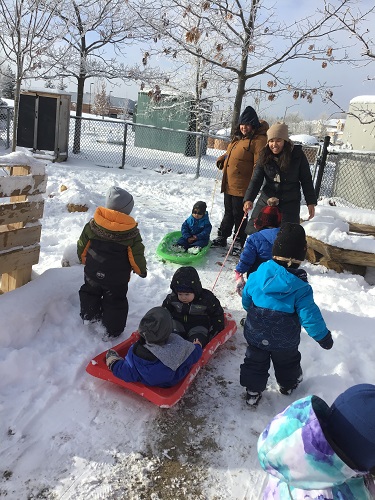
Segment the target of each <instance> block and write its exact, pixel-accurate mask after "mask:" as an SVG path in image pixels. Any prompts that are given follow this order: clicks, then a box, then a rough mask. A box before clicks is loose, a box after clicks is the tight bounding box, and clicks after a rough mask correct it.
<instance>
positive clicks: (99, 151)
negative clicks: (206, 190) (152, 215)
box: [69, 117, 218, 177]
mask: <svg viewBox="0 0 375 500" xmlns="http://www.w3.org/2000/svg"><path fill="white" fill-rule="evenodd" d="M76 120H81V127H80V128H81V139H80V147H79V151H78V152H77V147H75V144H76V143H75V142H74V134H75V126H76V125H75V122H76ZM207 142H208V136H207V135H206V134H203V133H202V132H193V131H186V130H172V129H167V128H158V127H155V126H152V125H143V124H140V123H133V122H127V121H116V120H106V119H95V118H77V117H71V127H70V135H69V156H70V157H71V158H72V157H73V158H82V159H85V160H91V161H94V162H95V164H96V165H101V166H106V167H117V168H128V167H141V168H143V169H152V170H155V169H156V170H159V171H160V172H161V173H165V172H175V173H184V174H194V176H195V177H199V176H202V175H203V176H206V177H215V176H216V164H215V162H216V156H218V155H216V156H215V154H213V155H211V154H210V151H209V150H208V148H207Z"/></svg>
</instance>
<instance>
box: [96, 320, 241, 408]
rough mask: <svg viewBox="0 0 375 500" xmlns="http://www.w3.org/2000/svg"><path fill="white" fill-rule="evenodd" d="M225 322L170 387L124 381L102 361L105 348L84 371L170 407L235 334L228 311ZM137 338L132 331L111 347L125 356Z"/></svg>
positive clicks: (137, 334)
mask: <svg viewBox="0 0 375 500" xmlns="http://www.w3.org/2000/svg"><path fill="white" fill-rule="evenodd" d="M225 325H226V326H225V328H224V330H223V331H221V332H220V333H218V334H217V335H216V337H214V338H213V339H212V340H211V341H210V342H209V343H208V344H207V345H206V347H205V348H204V349H203V353H202V356H201V358H200V359H199V360H198V361H197V362H196V363H195V365H193V367H192V368H191V370H190V372H189V373H188V374H187V375H186V377H185V378H184V379H183V380H181V382H179V383H178V384H177V385H174V386H173V387H168V388H166V389H165V388H162V387H149V386H147V385H144V384H141V383H140V382H124V381H123V380H121V379H119V378H117V377H115V376H114V375H113V373H112V372H111V371H110V370H109V368H107V365H106V364H105V355H106V352H107V350H105V351H104V352H102V353H101V354H98V356H96V357H95V358H94V359H92V360H91V361H90V363H89V364H88V365H87V366H86V371H87V373H89V374H90V375H93V376H94V377H97V378H101V379H103V380H108V381H109V382H113V383H114V384H117V385H120V386H122V387H125V388H126V389H129V390H130V391H133V392H136V393H137V394H139V395H140V396H143V397H144V398H146V399H148V400H149V401H151V403H154V404H155V405H157V406H160V407H162V408H170V407H171V406H173V405H175V404H176V403H177V402H178V401H179V400H180V399H181V398H182V396H183V395H184V394H185V392H186V391H187V389H188V387H189V386H190V384H191V383H192V382H193V380H194V379H195V377H196V376H197V373H198V372H199V370H200V369H201V368H202V366H204V365H205V364H206V363H207V362H208V361H209V359H210V358H211V356H212V355H213V354H214V352H215V351H216V349H217V348H218V347H219V346H220V345H222V344H225V342H226V341H227V340H228V339H230V337H232V336H233V335H234V334H235V333H236V331H237V325H236V322H235V321H234V320H233V319H232V317H231V315H230V314H228V313H226V314H225ZM138 339H139V333H138V332H134V333H132V334H131V335H130V337H129V338H128V339H126V340H125V341H124V342H121V344H118V345H117V346H114V347H113V349H115V351H117V352H118V353H119V355H120V356H122V357H124V356H126V353H127V352H128V350H129V348H130V346H131V345H132V344H134V342H136V341H137V340H138Z"/></svg>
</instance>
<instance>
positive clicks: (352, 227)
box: [348, 222, 375, 236]
mask: <svg viewBox="0 0 375 500" xmlns="http://www.w3.org/2000/svg"><path fill="white" fill-rule="evenodd" d="M348 224H349V231H351V232H352V233H363V234H368V235H372V236H375V226H368V225H366V224H358V223H357V222H349V223H348Z"/></svg>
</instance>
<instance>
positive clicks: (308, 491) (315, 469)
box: [258, 396, 374, 500]
mask: <svg viewBox="0 0 375 500" xmlns="http://www.w3.org/2000/svg"><path fill="white" fill-rule="evenodd" d="M328 410H329V407H328V405H327V404H326V403H325V402H324V401H323V400H322V399H320V398H319V397H317V396H307V397H305V398H303V399H299V400H297V401H295V402H294V403H292V404H291V405H290V406H289V407H288V408H286V409H285V410H284V411H283V412H282V413H279V414H278V415H276V417H275V418H274V419H273V420H272V421H271V423H270V424H269V425H268V427H267V428H266V429H265V430H264V431H263V432H262V434H261V435H260V437H259V440H258V457H259V461H260V464H261V466H262V467H263V469H264V470H265V471H266V472H267V473H268V474H269V482H268V485H267V486H266V489H265V491H264V493H263V500H272V499H273V500H328V499H333V500H370V499H371V498H374V497H373V496H372V494H371V493H370V491H369V489H368V488H367V487H366V484H370V482H371V481H372V480H371V479H370V477H369V476H367V478H366V477H365V476H366V473H362V472H358V471H355V470H353V469H351V468H350V467H349V466H348V465H346V463H345V462H344V461H343V460H342V459H341V458H340V457H339V456H338V454H337V453H338V452H339V450H338V449H337V451H336V452H335V451H334V449H333V448H332V447H331V445H330V443H329V442H328V441H327V439H326V437H325V435H324V433H323V430H322V427H323V428H324V419H325V415H326V414H327V412H328ZM336 448H337V447H336ZM372 484H373V482H372ZM369 488H370V485H369Z"/></svg>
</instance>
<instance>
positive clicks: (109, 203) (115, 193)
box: [105, 186, 134, 215]
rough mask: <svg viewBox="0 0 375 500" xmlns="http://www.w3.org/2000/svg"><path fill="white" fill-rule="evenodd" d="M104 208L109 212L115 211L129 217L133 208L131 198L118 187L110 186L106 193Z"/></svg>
mask: <svg viewBox="0 0 375 500" xmlns="http://www.w3.org/2000/svg"><path fill="white" fill-rule="evenodd" d="M105 206H106V207H107V208H109V209H110V210H116V211H117V212H122V213H123V214H127V215H129V214H130V212H131V211H132V210H133V207H134V199H133V196H132V195H131V194H130V193H128V192H127V191H125V189H121V188H120V187H118V186H112V187H110V188H109V189H108V191H107V197H106V200H105Z"/></svg>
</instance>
